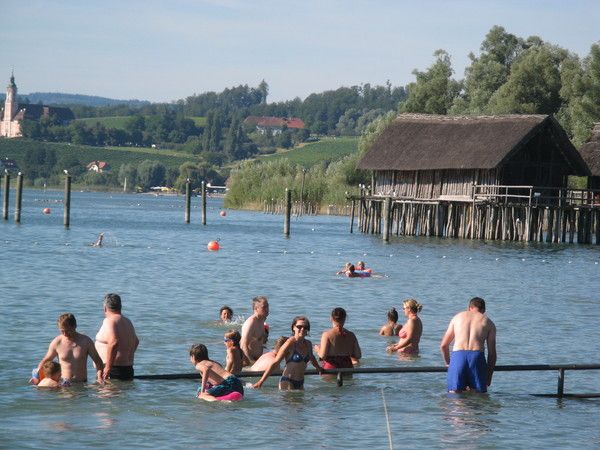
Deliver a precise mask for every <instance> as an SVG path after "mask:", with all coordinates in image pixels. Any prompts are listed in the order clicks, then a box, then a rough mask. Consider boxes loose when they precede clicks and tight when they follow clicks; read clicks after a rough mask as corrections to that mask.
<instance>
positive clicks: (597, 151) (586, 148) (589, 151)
mask: <svg viewBox="0 0 600 450" xmlns="http://www.w3.org/2000/svg"><path fill="white" fill-rule="evenodd" d="M579 151H580V153H581V156H582V157H583V159H584V161H585V162H586V164H587V165H588V168H589V169H590V175H591V176H590V177H589V178H588V188H590V189H600V123H597V124H596V126H595V127H594V129H593V131H592V137H591V138H590V140H589V141H588V142H586V143H585V144H583V146H582V147H581V149H580V150H579Z"/></svg>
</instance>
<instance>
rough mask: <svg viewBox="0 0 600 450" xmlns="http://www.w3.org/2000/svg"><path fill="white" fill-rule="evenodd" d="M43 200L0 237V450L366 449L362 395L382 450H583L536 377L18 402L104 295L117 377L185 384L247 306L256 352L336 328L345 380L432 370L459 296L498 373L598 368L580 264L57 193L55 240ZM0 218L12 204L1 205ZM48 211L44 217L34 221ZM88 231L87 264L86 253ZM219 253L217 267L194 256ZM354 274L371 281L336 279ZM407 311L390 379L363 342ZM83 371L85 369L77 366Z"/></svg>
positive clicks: (534, 249) (589, 279) (596, 314)
mask: <svg viewBox="0 0 600 450" xmlns="http://www.w3.org/2000/svg"><path fill="white" fill-rule="evenodd" d="M61 199H62V193H61V192H41V191H30V190H26V191H25V192H24V202H23V215H22V225H20V226H18V225H15V224H14V223H13V222H12V206H11V217H10V220H9V221H8V222H5V223H0V255H1V258H2V263H1V266H0V298H1V299H2V301H1V302H0V317H1V319H0V320H1V323H2V326H1V327H0V342H1V343H2V350H3V351H2V357H1V358H0V369H1V371H0V373H1V378H0V392H1V394H2V395H1V396H0V423H1V424H2V426H1V427H0V447H2V448H58V447H70V448H116V447H119V448H140V447H141V448H146V447H157V448H164V447H170V448H190V447H206V448H232V447H234V448H235V447H246V448H259V447H262V448H299V447H306V448H314V447H321V448H364V447H368V446H369V447H372V448H386V447H388V434H387V429H386V419H385V414H384V407H383V400H382V389H383V393H384V395H385V399H386V403H387V409H388V413H389V422H390V429H391V434H392V440H393V444H394V447H395V448H500V447H502V448H505V447H508V448H557V447H571V448H597V447H598V446H599V445H600V428H599V427H598V417H599V408H600V399H587V400H574V399H564V400H557V399H551V398H539V397H534V396H531V395H530V394H534V393H537V394H539V393H555V392H556V382H557V376H556V373H554V372H497V373H496V374H495V376H494V383H493V385H492V387H491V390H490V394H489V395H488V396H477V395H463V396H456V395H448V394H447V393H446V392H445V374H442V373H433V374H420V373H414V374H379V375H357V376H355V378H354V380H353V381H352V382H350V383H346V384H345V385H344V386H343V387H341V388H338V387H337V386H336V385H335V383H329V382H325V381H323V380H321V379H320V378H319V377H314V376H310V377H307V379H306V391H304V392H300V393H298V392H294V393H288V392H279V391H278V390H277V388H276V378H272V379H271V380H270V382H269V383H267V384H266V385H265V387H264V388H263V389H262V390H260V391H255V390H251V389H247V392H246V398H245V400H244V401H243V402H239V403H235V404H227V403H212V404H211V403H205V402H202V401H200V400H198V399H195V397H194V394H195V389H196V385H197V382H195V381H192V380H172V381H150V380H136V381H134V382H131V383H119V382H115V383H112V384H110V385H105V386H98V385H95V384H91V383H90V384H87V385H84V386H76V387H72V388H69V389H64V390H61V391H59V392H56V391H52V392H49V391H43V390H38V389H36V388H33V387H31V386H28V385H27V380H28V377H29V374H30V371H31V368H32V367H34V366H35V365H36V364H37V363H38V361H39V360H40V359H41V358H42V356H43V355H44V354H45V351H46V349H47V345H48V343H49V342H50V340H51V339H52V338H53V337H54V336H56V334H57V329H56V318H57V317H58V315H60V314H61V313H63V312H67V311H68V312H72V313H74V314H75V315H76V317H77V321H78V331H80V332H82V333H85V334H88V335H90V336H92V337H93V336H95V334H96V332H97V330H98V328H99V326H100V324H101V322H102V319H103V313H102V298H103V296H104V294H105V293H107V292H117V293H119V294H121V296H122V298H123V312H124V314H125V315H126V316H128V317H129V318H131V319H132V321H133V323H134V324H135V326H136V329H137V333H138V335H139V337H140V341H141V343H140V347H139V350H138V352H137V354H136V367H135V369H136V374H163V373H189V372H193V368H192V366H191V365H190V363H189V360H188V354H187V351H188V348H189V346H190V344H192V343H195V342H202V343H205V344H207V346H208V348H209V352H210V356H211V357H212V358H213V359H216V360H219V361H222V360H223V359H224V348H223V343H222V337H223V333H224V332H225V331H226V328H224V327H221V326H218V325H216V322H215V320H216V318H217V317H218V311H219V308H220V306H222V305H223V304H228V305H229V306H231V307H232V308H233V309H234V312H235V315H236V316H237V315H239V316H244V317H247V316H248V315H249V314H250V313H251V298H252V297H254V296H256V295H266V296H267V297H268V298H269V302H270V306H271V314H270V316H269V318H268V323H269V324H270V326H271V342H272V341H273V340H274V339H273V338H274V337H277V336H279V335H282V334H288V332H289V327H290V322H291V319H292V317H293V316H295V315H299V314H304V315H307V316H308V317H309V318H310V320H311V325H312V332H311V336H310V339H312V340H313V342H316V341H318V340H319V337H320V334H321V332H322V331H323V330H324V329H326V328H327V327H329V319H328V318H329V313H330V311H331V309H332V308H333V307H336V306H343V307H344V308H346V310H347V311H348V321H347V328H349V329H351V330H353V331H354V332H355V333H356V334H357V336H358V338H359V341H360V344H361V347H362V350H363V355H364V358H363V360H362V366H363V367H388V366H391V367H398V366H410V365H419V366H441V365H442V360H441V356H440V354H439V342H440V339H441V337H442V335H443V334H444V332H445V329H446V327H447V324H448V321H449V320H450V318H451V317H452V315H453V314H455V313H456V312H458V311H459V310H463V309H465V308H466V305H467V302H468V300H469V299H470V298H471V297H472V296H475V295H478V296H481V297H483V298H485V299H486V301H487V306H488V314H489V316H490V317H491V318H492V319H493V320H494V321H495V323H496V325H497V327H498V364H500V365H506V364H551V363H574V364H588V363H598V362H600V356H599V353H600V294H599V289H598V288H599V285H600V284H599V282H598V278H599V276H600V264H599V263H600V247H597V246H573V245H557V244H540V243H530V244H524V243H506V242H482V241H471V240H445V239H438V238H424V237H421V238H413V237H406V238H394V239H393V240H392V242H391V243H389V244H385V243H383V242H382V241H381V239H380V238H379V237H374V236H368V235H361V234H353V235H351V234H349V232H348V229H349V226H348V225H349V224H348V219H347V218H342V217H327V216H321V217H306V216H305V217H302V218H299V219H298V218H294V219H293V220H292V228H291V229H292V234H291V237H290V238H289V239H286V238H285V237H284V236H283V234H282V229H283V218H282V217H281V216H272V215H265V214H262V213H253V212H245V211H228V214H227V216H226V217H220V216H219V211H220V208H221V202H220V201H219V200H210V201H209V208H208V225H207V226H202V225H201V224H200V209H199V208H198V206H199V199H194V205H195V207H194V208H193V210H192V223H191V224H188V225H186V224H184V223H183V203H184V198H183V197H154V196H146V195H119V194H100V193H73V196H72V212H71V228H70V229H69V230H65V229H64V228H63V226H62V203H60V201H61ZM11 201H12V202H14V192H13V193H11ZM45 207H50V208H51V209H52V213H51V214H50V215H43V214H42V209H43V208H45ZM101 231H104V232H105V233H106V239H105V243H106V245H105V247H103V248H92V247H90V246H89V243H90V242H93V241H94V240H95V239H96V237H97V235H98V233H99V232H101ZM213 239H220V243H221V247H222V248H221V250H220V251H219V252H208V251H207V250H206V244H207V243H208V242H209V241H210V240H213ZM359 259H361V260H365V261H366V262H367V265H368V266H370V267H371V268H373V270H374V271H375V272H378V273H381V274H384V275H385V276H384V277H383V278H381V279H375V278H371V279H348V278H345V277H336V276H335V275H334V273H335V271H336V270H337V269H338V268H339V267H340V266H342V265H343V263H344V262H346V261H353V262H355V261H357V260H359ZM407 297H415V298H417V299H418V300H419V301H420V302H421V303H422V304H423V305H424V307H423V311H422V313H421V318H422V320H423V324H424V334H423V338H422V341H421V356H420V357H419V358H418V359H417V360H415V361H401V360H399V359H398V358H397V357H396V356H392V355H388V354H386V353H385V351H384V349H385V347H386V345H387V344H388V343H389V340H388V339H387V338H382V337H380V336H378V334H377V333H378V329H379V327H380V326H381V325H382V324H383V323H384V322H385V313H386V311H387V310H388V309H389V308H390V307H391V306H396V307H399V306H401V303H402V300H403V299H405V298H407ZM90 369H91V365H90ZM565 391H566V392H600V372H598V371H587V372H570V371H567V374H566V384H565Z"/></svg>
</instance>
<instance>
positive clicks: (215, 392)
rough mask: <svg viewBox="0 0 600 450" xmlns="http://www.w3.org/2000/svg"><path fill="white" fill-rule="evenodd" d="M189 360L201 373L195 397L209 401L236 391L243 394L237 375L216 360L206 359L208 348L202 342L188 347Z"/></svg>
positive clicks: (242, 387)
mask: <svg viewBox="0 0 600 450" xmlns="http://www.w3.org/2000/svg"><path fill="white" fill-rule="evenodd" d="M190 361H191V363H192V364H193V365H194V367H195V368H196V370H197V371H198V372H200V374H201V375H202V381H201V383H200V388H199V389H198V394H197V397H198V398H201V399H203V400H207V401H209V402H212V401H215V400H218V398H217V397H222V396H224V395H228V394H231V393H233V392H238V393H239V394H240V395H242V396H243V395H244V386H243V385H242V382H241V381H240V379H239V378H238V377H236V376H235V375H234V374H232V373H231V372H228V371H227V370H225V369H223V367H222V366H221V365H220V364H219V363H218V362H216V361H212V360H211V359H208V349H207V348H206V346H205V345H203V344H194V345H192V346H191V347H190Z"/></svg>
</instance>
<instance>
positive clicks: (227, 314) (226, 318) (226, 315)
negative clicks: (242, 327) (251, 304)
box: [219, 305, 233, 323]
mask: <svg viewBox="0 0 600 450" xmlns="http://www.w3.org/2000/svg"><path fill="white" fill-rule="evenodd" d="M219 318H220V319H221V322H222V323H229V322H231V319H232V318H233V309H231V308H230V307H229V306H227V305H225V306H222V307H221V309H220V310H219Z"/></svg>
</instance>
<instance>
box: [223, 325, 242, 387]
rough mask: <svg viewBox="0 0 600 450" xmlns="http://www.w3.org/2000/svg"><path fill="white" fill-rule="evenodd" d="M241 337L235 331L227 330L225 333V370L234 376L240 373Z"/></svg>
mask: <svg viewBox="0 0 600 450" xmlns="http://www.w3.org/2000/svg"><path fill="white" fill-rule="evenodd" d="M241 338H242V336H241V335H240V332H239V331H237V330H229V331H228V332H227V333H225V336H224V339H223V343H224V344H225V348H226V349H227V355H226V357H225V370H226V371H228V372H231V373H232V374H234V375H236V376H237V375H239V374H240V372H241V371H242V359H243V358H242V357H243V353H242V349H241V348H240V339H241Z"/></svg>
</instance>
